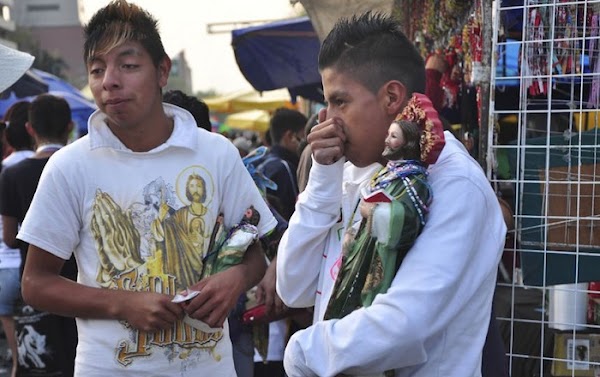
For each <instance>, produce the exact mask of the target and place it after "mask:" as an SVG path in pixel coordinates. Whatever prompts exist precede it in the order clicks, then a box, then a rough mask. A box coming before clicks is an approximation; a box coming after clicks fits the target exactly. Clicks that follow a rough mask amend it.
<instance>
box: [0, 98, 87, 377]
mask: <svg viewBox="0 0 600 377" xmlns="http://www.w3.org/2000/svg"><path fill="white" fill-rule="evenodd" d="M27 109H28V114H27V117H26V119H25V122H26V124H24V125H23V128H25V127H26V129H27V132H26V133H28V135H27V136H29V135H31V136H30V138H33V140H34V141H35V144H36V146H37V148H36V150H35V153H34V154H33V155H31V156H30V157H28V158H26V159H24V160H22V161H21V162H19V163H17V164H15V165H12V166H10V167H8V168H6V169H5V170H4V171H3V172H2V174H1V175H0V214H2V221H3V222H4V230H3V235H4V239H5V240H6V242H7V244H8V245H11V246H12V247H19V249H20V254H21V260H22V265H23V264H24V263H25V262H26V260H27V248H28V245H27V243H24V242H20V241H19V240H17V239H16V235H17V231H18V228H19V225H20V224H21V223H22V221H23V218H24V217H25V214H26V213H27V210H28V209H29V205H30V203H31V200H32V198H33V196H34V194H35V191H36V188H37V185H38V181H39V178H40V175H41V174H42V170H43V169H44V166H45V165H46V163H47V162H48V159H49V158H50V156H51V155H52V154H53V153H54V152H56V151H57V150H58V149H60V148H61V147H62V146H64V145H65V144H66V143H67V140H68V138H69V134H70V132H71V131H72V130H73V122H72V120H71V109H70V108H69V105H68V103H67V101H65V100H64V99H62V98H59V97H55V96H51V95H45V94H44V95H40V96H38V97H37V98H36V99H35V100H34V101H33V102H32V103H31V106H30V107H29V106H28V107H27ZM61 276H63V277H64V278H67V279H70V280H72V281H74V280H75V279H76V278H77V266H76V263H75V259H74V258H71V259H69V261H67V263H65V265H64V267H63V269H62V271H61ZM15 322H16V338H17V344H18V350H19V351H18V357H17V359H18V365H17V375H18V376H40V377H43V376H48V377H50V376H57V377H58V376H62V377H67V376H73V368H74V360H75V348H76V346H77V330H76V326H75V320H74V319H73V318H66V317H62V316H58V315H52V314H50V313H47V312H41V311H37V310H34V309H33V308H32V307H30V306H29V305H27V304H24V303H23V302H22V300H19V306H18V311H17V313H16V315H15ZM36 338H43V339H45V351H44V352H41V351H40V352H36V350H35V348H34V349H32V342H34V343H33V344H35V339H36Z"/></svg>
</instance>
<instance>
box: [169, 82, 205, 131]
mask: <svg viewBox="0 0 600 377" xmlns="http://www.w3.org/2000/svg"><path fill="white" fill-rule="evenodd" d="M163 101H164V102H167V103H170V104H173V105H176V106H179V107H181V108H184V109H186V110H187V111H189V112H190V113H191V114H192V116H193V117H194V119H195V120H196V124H197V125H198V127H200V128H204V129H205V130H207V131H212V124H211V123H210V115H209V111H208V106H207V105H206V103H204V101H202V100H200V99H198V98H196V97H193V96H189V95H187V94H185V93H184V92H182V91H181V90H169V91H168V92H166V93H165V94H164V95H163Z"/></svg>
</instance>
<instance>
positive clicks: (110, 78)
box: [102, 65, 121, 90]
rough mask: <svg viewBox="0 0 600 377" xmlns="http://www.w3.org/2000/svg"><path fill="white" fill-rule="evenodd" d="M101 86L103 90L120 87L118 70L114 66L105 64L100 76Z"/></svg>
mask: <svg viewBox="0 0 600 377" xmlns="http://www.w3.org/2000/svg"><path fill="white" fill-rule="evenodd" d="M102 87H103V88H104V90H111V89H116V88H120V87H121V81H120V74H119V70H118V68H117V67H115V66H110V65H109V66H107V67H106V70H105V71H104V77H103V78H102Z"/></svg>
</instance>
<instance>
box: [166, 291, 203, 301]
mask: <svg viewBox="0 0 600 377" xmlns="http://www.w3.org/2000/svg"><path fill="white" fill-rule="evenodd" d="M199 294H200V291H192V290H188V291H186V293H185V294H182V293H178V294H176V295H175V297H173V299H172V300H171V301H172V302H174V303H180V302H184V301H188V300H191V299H193V298H194V297H196V296H198V295H199Z"/></svg>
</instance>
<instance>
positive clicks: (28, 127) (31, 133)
mask: <svg viewBox="0 0 600 377" xmlns="http://www.w3.org/2000/svg"><path fill="white" fill-rule="evenodd" d="M25 130H26V131H27V134H29V136H31V137H32V138H34V139H35V135H36V133H35V130H34V129H33V127H32V126H31V122H25Z"/></svg>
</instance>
